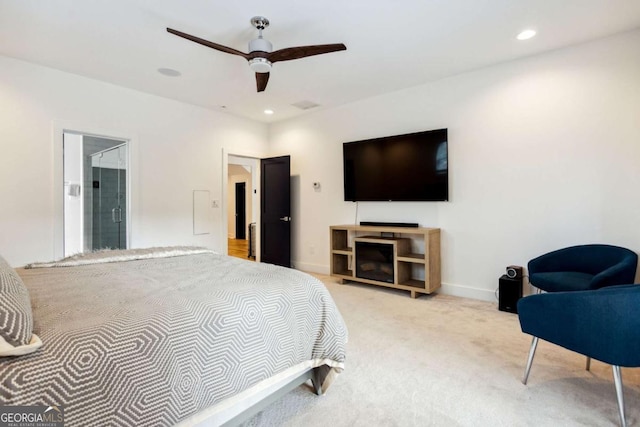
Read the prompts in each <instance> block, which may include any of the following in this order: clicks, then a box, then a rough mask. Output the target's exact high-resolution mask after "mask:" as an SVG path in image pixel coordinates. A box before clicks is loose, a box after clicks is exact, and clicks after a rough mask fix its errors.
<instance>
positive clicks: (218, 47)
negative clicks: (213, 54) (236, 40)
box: [167, 28, 249, 59]
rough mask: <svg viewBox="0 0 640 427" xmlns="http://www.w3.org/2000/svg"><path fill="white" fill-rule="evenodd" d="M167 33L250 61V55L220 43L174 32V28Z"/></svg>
mask: <svg viewBox="0 0 640 427" xmlns="http://www.w3.org/2000/svg"><path fill="white" fill-rule="evenodd" d="M167 31H168V32H170V33H171V34H175V35H176V36H178V37H182V38H185V39H187V40H191V41H192V42H196V43H199V44H201V45H203V46H207V47H210V48H211V49H215V50H219V51H220V52H225V53H230V54H232V55H238V56H242V57H243V58H244V59H249V55H248V54H246V53H244V52H240V51H239V50H235V49H232V48H230V47H227V46H223V45H221V44H218V43H214V42H210V41H209V40H205V39H201V38H200V37H196V36H192V35H191V34H187V33H183V32H182V31H178V30H174V29H172V28H167Z"/></svg>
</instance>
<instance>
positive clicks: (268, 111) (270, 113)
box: [264, 109, 273, 116]
mask: <svg viewBox="0 0 640 427" xmlns="http://www.w3.org/2000/svg"><path fill="white" fill-rule="evenodd" d="M264 113H265V114H266V115H268V116H270V115H272V114H273V110H269V109H267V110H264Z"/></svg>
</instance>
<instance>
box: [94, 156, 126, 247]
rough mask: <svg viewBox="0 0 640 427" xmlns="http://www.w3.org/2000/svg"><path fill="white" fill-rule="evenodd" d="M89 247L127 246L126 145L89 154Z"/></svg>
mask: <svg viewBox="0 0 640 427" xmlns="http://www.w3.org/2000/svg"><path fill="white" fill-rule="evenodd" d="M91 170H92V174H93V197H92V199H93V200H92V211H93V213H92V218H91V219H92V227H91V228H92V239H91V240H92V244H91V246H92V249H93V250H96V249H126V248H127V206H126V203H127V146H126V144H124V145H120V146H118V147H115V148H110V149H107V150H104V151H101V152H99V153H95V154H93V155H91Z"/></svg>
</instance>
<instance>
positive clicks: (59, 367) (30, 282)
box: [0, 251, 347, 426]
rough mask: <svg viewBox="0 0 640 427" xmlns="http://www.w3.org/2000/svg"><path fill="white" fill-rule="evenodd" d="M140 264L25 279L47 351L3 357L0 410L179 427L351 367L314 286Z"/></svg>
mask: <svg viewBox="0 0 640 427" xmlns="http://www.w3.org/2000/svg"><path fill="white" fill-rule="evenodd" d="M120 252H122V251H120ZM125 252H126V253H128V252H130V251H128V252H127V251H124V252H123V253H125ZM134 252H135V251H134ZM106 256H107V255H105V257H106ZM94 258H96V257H94ZM97 258H100V255H98V256H97ZM140 258H143V259H137V260H130V261H120V262H101V261H100V260H98V261H96V262H97V263H88V264H87V265H79V266H69V267H51V268H33V269H26V270H25V269H21V270H18V272H19V274H20V276H21V277H22V278H23V280H24V282H25V284H26V286H27V287H28V289H29V293H30V296H31V302H32V307H33V315H34V333H35V334H37V335H38V336H39V337H40V338H41V339H42V341H43V343H44V344H43V346H42V348H41V349H40V350H39V351H37V352H35V353H33V354H29V355H25V356H20V357H15V358H0V404H2V405H36V404H38V405H63V406H64V413H65V422H66V423H65V425H67V426H74V425H82V426H88V425H101V426H102V425H132V426H133V425H135V426H143V425H153V426H157V425H173V424H175V423H177V422H178V421H180V420H182V419H185V418H186V417H188V416H190V415H192V414H193V413H196V412H198V411H200V410H202V409H204V408H207V407H209V406H211V405H214V404H216V403H219V402H220V401H222V400H224V399H226V398H229V397H231V396H234V395H235V394H237V393H239V392H241V391H243V390H245V389H247V388H249V387H251V386H254V385H256V384H258V383H259V382H260V381H263V380H265V379H267V378H269V377H270V376H272V375H274V374H277V373H279V372H282V371H284V370H285V369H287V368H290V367H292V366H295V365H296V364H300V363H301V362H305V361H313V362H314V366H319V365H327V366H329V367H331V368H332V369H333V370H334V371H336V372H340V371H341V370H342V368H343V367H344V360H345V344H346V340H347V331H346V328H345V325H344V323H343V320H342V318H341V316H340V313H339V312H338V310H337V308H336V306H335V304H334V302H333V300H332V298H331V296H330V295H329V293H328V291H327V290H326V288H325V287H324V285H323V284H322V283H321V282H319V281H318V280H316V279H314V278H313V277H311V276H309V275H307V274H304V273H301V272H298V271H295V270H290V269H286V268H282V267H275V266H271V265H266V264H258V263H252V262H249V261H244V260H240V259H235V258H230V257H227V256H222V255H216V254H213V253H199V254H193V255H188V256H169V257H161V258H154V257H151V258H150V257H140ZM105 261H107V260H105Z"/></svg>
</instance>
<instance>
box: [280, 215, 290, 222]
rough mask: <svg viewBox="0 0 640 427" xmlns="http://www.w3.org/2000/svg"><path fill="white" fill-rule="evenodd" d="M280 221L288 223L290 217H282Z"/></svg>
mask: <svg viewBox="0 0 640 427" xmlns="http://www.w3.org/2000/svg"><path fill="white" fill-rule="evenodd" d="M280 221H284V222H289V221H291V217H290V216H283V217H282V218H280Z"/></svg>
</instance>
